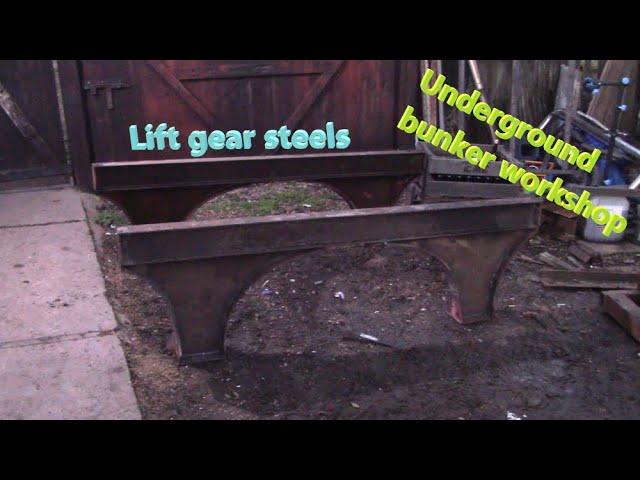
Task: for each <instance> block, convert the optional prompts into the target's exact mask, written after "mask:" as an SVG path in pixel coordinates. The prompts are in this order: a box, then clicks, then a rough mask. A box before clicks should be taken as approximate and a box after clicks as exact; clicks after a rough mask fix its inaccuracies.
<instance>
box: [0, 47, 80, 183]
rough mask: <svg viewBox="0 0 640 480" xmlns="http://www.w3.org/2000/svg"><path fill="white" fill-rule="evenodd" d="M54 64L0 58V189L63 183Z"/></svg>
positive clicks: (65, 178)
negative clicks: (0, 59)
mask: <svg viewBox="0 0 640 480" xmlns="http://www.w3.org/2000/svg"><path fill="white" fill-rule="evenodd" d="M53 65H54V63H53V62H52V61H51V60H2V61H0V189H5V188H7V187H8V186H9V185H11V186H21V185H37V184H51V183H59V182H66V181H68V177H69V174H70V173H71V169H70V167H69V166H68V165H67V161H66V155H65V147H64V140H63V138H64V136H63V128H62V121H61V117H60V112H59V109H58V95H57V91H56V79H55V72H54V68H53Z"/></svg>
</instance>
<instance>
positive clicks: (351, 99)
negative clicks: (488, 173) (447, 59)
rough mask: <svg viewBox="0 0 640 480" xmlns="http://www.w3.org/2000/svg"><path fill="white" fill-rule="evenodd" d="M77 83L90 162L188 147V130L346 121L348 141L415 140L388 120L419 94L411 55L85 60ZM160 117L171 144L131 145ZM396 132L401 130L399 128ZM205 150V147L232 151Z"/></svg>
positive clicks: (156, 155)
mask: <svg viewBox="0 0 640 480" xmlns="http://www.w3.org/2000/svg"><path fill="white" fill-rule="evenodd" d="M80 65H81V83H82V88H83V89H84V91H83V93H84V99H85V102H86V112H87V117H88V125H89V136H90V139H91V148H92V152H93V155H92V157H93V158H92V160H93V161H94V162H109V161H125V160H127V161H129V160H156V159H158V160H159V159H168V158H185V157H189V148H188V146H187V145H186V140H187V136H188V134H189V133H190V132H191V131H193V130H206V131H211V130H214V129H218V130H230V129H235V130H244V129H255V130H256V131H257V137H256V140H257V141H256V145H255V146H254V147H253V148H252V149H251V150H250V151H249V152H247V151H239V153H240V154H242V155H247V154H250V155H260V154H262V153H263V150H264V148H263V142H262V135H263V134H264V132H265V131H266V130H269V129H277V128H279V127H280V126H281V125H287V127H288V128H289V129H292V130H293V129H295V128H304V129H307V130H313V129H316V128H323V127H324V126H325V123H326V122H328V121H333V122H334V123H335V126H336V128H348V129H349V131H350V138H351V145H350V146H349V149H350V150H354V151H358V150H360V151H361V150H379V149H390V148H413V140H412V139H411V137H410V136H408V135H400V134H398V133H397V129H396V128H395V124H396V123H397V120H398V118H399V117H400V115H401V114H402V111H403V110H404V108H405V106H406V105H407V104H408V103H413V104H414V105H415V104H417V102H419V99H418V98H417V94H418V89H417V88H416V84H417V80H418V74H419V70H418V63H417V61H405V60H402V61H395V60H366V61H365V60H348V61H345V60H328V61H319V60H286V61H283V60H277V61H269V60H256V61H250V60H236V61H232V60H131V61H124V60H117V61H105V60H96V61H93V60H83V61H81V62H80ZM162 122H166V123H168V124H169V126H175V127H176V129H177V130H179V131H180V132H181V134H180V141H181V143H182V148H181V149H180V150H177V151H173V150H171V149H165V150H162V151H132V150H131V146H130V141H129V130H128V129H129V126H130V125H132V124H135V125H137V126H138V128H139V131H141V130H142V128H144V125H146V124H147V123H151V124H153V125H154V126H155V125H157V124H159V123H162ZM400 133H402V132H400ZM234 153H236V152H233V151H229V150H221V151H213V150H209V152H208V153H207V156H216V155H217V156H222V155H224V156H230V155H233V154H234Z"/></svg>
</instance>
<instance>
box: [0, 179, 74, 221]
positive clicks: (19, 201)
mask: <svg viewBox="0 0 640 480" xmlns="http://www.w3.org/2000/svg"><path fill="white" fill-rule="evenodd" d="M84 219H85V215H84V210H83V209H82V203H81V201H80V196H79V195H78V192H76V191H75V190H73V189H71V188H64V189H52V190H34V191H28V192H3V193H0V227H13V226H18V225H36V224H43V223H55V222H69V221H79V220H84Z"/></svg>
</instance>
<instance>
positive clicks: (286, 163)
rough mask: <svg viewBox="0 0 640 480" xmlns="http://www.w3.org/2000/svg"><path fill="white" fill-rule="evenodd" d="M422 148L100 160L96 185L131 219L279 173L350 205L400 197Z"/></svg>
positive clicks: (164, 214)
mask: <svg viewBox="0 0 640 480" xmlns="http://www.w3.org/2000/svg"><path fill="white" fill-rule="evenodd" d="M424 156H425V154H424V153H423V152H421V151H415V150H408V151H405V150H389V151H382V150H381V151H375V152H349V153H317V154H305V155H271V156H261V157H258V156H252V157H231V158H206V159H185V160H163V161H141V162H108V163H95V164H94V165H93V186H94V190H95V191H96V193H98V194H99V195H102V196H104V197H106V198H109V199H110V200H112V201H113V202H115V203H116V204H117V205H119V206H120V207H121V208H122V209H123V210H124V212H125V213H126V214H127V216H128V217H129V219H130V220H131V222H132V223H135V224H141V223H159V222H171V221H180V220H184V219H185V218H187V216H188V215H189V214H190V213H191V212H193V211H194V210H195V209H196V208H198V207H199V206H200V205H201V204H202V203H204V202H205V201H207V200H208V199H211V198H213V197H215V196H216V195H219V194H221V193H224V192H227V191H229V190H232V189H234V188H239V187H242V186H246V185H250V184H253V183H265V182H279V181H292V180H299V181H313V182H322V183H324V184H327V186H328V187H329V188H331V189H333V190H334V191H335V192H336V193H338V194H339V195H340V196H341V197H342V198H344V199H345V200H346V201H347V202H348V203H349V205H350V206H351V207H355V208H371V207H382V206H389V205H393V204H394V203H395V202H396V201H397V199H398V197H399V196H400V194H401V193H402V191H403V190H404V188H405V187H406V186H407V184H408V183H409V182H410V181H411V180H412V179H413V178H415V177H416V176H418V175H420V174H421V173H422V171H423V168H424Z"/></svg>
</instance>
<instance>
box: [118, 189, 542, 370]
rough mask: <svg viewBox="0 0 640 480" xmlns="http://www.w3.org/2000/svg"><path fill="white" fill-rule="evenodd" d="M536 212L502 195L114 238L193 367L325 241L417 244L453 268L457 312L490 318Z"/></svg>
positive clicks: (530, 202) (527, 202)
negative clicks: (168, 316)
mask: <svg viewBox="0 0 640 480" xmlns="http://www.w3.org/2000/svg"><path fill="white" fill-rule="evenodd" d="M539 206H540V200H539V199H531V198H526V199H517V200H504V199H503V200H483V201H465V202H451V203H438V204H425V205H416V206H402V207H388V208H375V209H365V210H351V211H341V212H320V213H309V214H294V215H274V216H268V217H257V218H236V219H226V220H213V221H206V222H179V223H165V224H156V225H137V226H129V227H120V228H119V229H118V238H119V240H120V248H121V262H122V265H123V266H125V267H129V268H132V269H134V271H136V272H137V273H139V274H142V275H145V276H147V277H149V278H150V279H151V280H152V282H153V283H154V285H156V286H157V287H158V288H159V289H160V290H161V291H162V292H164V293H165V294H166V296H167V298H168V299H169V301H170V302H171V305H172V312H173V320H174V325H175V333H176V338H175V348H176V351H177V354H178V356H179V357H180V359H181V360H182V361H186V362H197V361H208V360H212V359H216V358H220V357H221V356H222V354H223V351H224V332H225V327H226V322H227V317H228V314H229V312H230V311H231V308H232V307H233V305H234V304H235V303H236V301H237V300H238V299H239V298H240V296H241V295H242V293H243V292H244V291H245V290H246V289H247V288H248V287H249V286H250V285H251V284H252V283H253V282H254V281H256V280H257V279H258V278H259V277H261V276H262V275H264V274H265V273H266V272H267V271H268V270H269V269H270V268H271V267H272V266H274V265H275V264H277V263H279V262H281V261H284V260H287V259H289V258H291V257H292V256H295V255H298V254H301V253H304V252H309V251H311V250H315V249H318V248H323V247H326V246H329V245H336V244H349V243H380V242H417V244H418V245H419V247H420V248H421V249H424V250H425V251H426V252H428V253H430V254H432V255H434V256H436V257H437V258H438V259H440V260H441V261H442V262H443V263H444V264H445V266H446V267H447V270H448V271H449V275H450V285H451V288H452V302H451V307H450V310H449V313H450V314H451V316H452V317H453V318H454V319H455V320H457V321H458V322H461V323H474V322H479V321H483V320H487V319H489V318H490V317H491V315H492V312H493V296H494V293H495V288H496V285H497V281H498V279H499V276H500V273H501V272H502V269H503V268H504V266H505V265H506V262H507V261H508V259H509V258H510V257H511V255H512V254H513V252H514V251H515V249H516V248H517V247H518V246H519V245H521V244H522V243H523V242H525V241H526V240H527V239H528V238H529V237H530V236H531V235H532V234H533V233H534V232H535V231H536V229H537V227H538V225H539V219H540V208H539ZM470 272H473V275H470Z"/></svg>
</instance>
